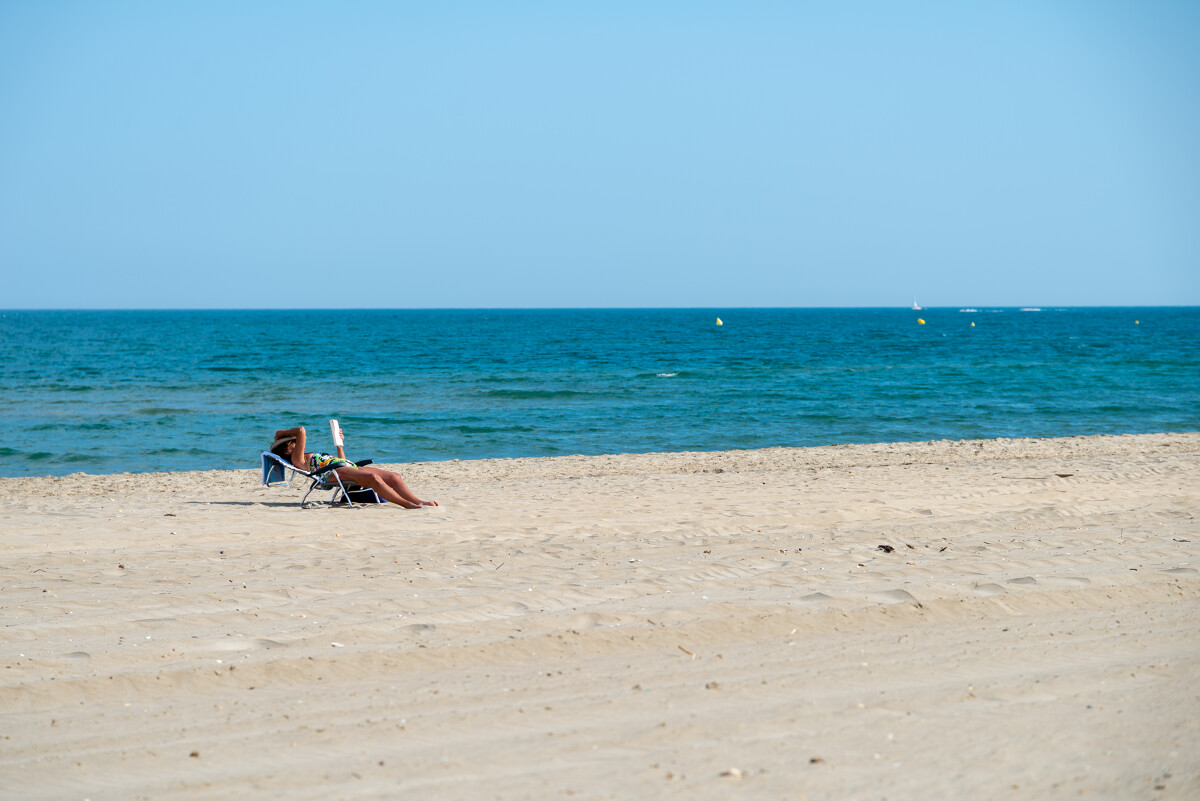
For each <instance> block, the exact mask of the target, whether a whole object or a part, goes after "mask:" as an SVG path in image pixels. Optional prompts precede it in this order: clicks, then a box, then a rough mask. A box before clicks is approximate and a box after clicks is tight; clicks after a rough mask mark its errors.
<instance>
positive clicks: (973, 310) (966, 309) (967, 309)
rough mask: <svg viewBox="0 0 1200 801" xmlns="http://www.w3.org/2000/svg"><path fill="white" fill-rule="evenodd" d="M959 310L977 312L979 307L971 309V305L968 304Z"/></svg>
mask: <svg viewBox="0 0 1200 801" xmlns="http://www.w3.org/2000/svg"><path fill="white" fill-rule="evenodd" d="M959 311H960V312H977V311H979V309H972V308H971V307H969V306H968V307H967V308H965V309H959Z"/></svg>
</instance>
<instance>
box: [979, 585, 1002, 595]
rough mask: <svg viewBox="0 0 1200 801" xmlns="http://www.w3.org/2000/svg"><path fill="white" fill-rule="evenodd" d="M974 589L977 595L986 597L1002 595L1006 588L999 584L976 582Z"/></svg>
mask: <svg viewBox="0 0 1200 801" xmlns="http://www.w3.org/2000/svg"><path fill="white" fill-rule="evenodd" d="M974 590H975V593H976V594H977V595H982V596H984V597H989V596H992V595H1002V594H1003V593H1004V588H1003V587H1001V586H1000V585H999V584H976V585H975V587H974Z"/></svg>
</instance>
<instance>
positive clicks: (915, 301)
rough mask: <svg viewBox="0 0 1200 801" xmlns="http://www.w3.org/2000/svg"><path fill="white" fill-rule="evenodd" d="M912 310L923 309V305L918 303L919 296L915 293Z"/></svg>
mask: <svg viewBox="0 0 1200 801" xmlns="http://www.w3.org/2000/svg"><path fill="white" fill-rule="evenodd" d="M912 310H913V311H921V307H920V306H918V305H917V296H916V295H913V305H912Z"/></svg>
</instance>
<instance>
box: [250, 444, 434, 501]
mask: <svg viewBox="0 0 1200 801" xmlns="http://www.w3.org/2000/svg"><path fill="white" fill-rule="evenodd" d="M345 434H346V432H345V431H344V430H343V431H342V436H343V437H345ZM307 436H308V435H307V434H306V433H305V431H304V426H296V427H295V428H288V429H280V430H279V431H276V432H275V443H274V444H273V445H271V453H273V454H275V455H276V456H279V457H281V458H283V459H287V460H288V461H289V462H291V463H292V464H294V465H295V466H296V467H298V468H300V469H301V470H305V471H307V472H309V473H312V472H314V471H316V470H320V469H321V468H322V467H329V466H331V465H332V466H333V468H334V469H333V470H332V471H330V472H333V473H337V475H338V478H340V479H341V480H342V482H343V483H346V484H349V483H354V484H358V485H359V486H363V487H367V488H368V489H373V490H375V491H376V492H377V493H379V497H380V498H383V499H384V500H385V501H388V502H389V503H394V504H396V505H397V506H402V507H404V508H405V509H419V508H421V507H422V506H437V505H438V503H437V501H423V500H421V499H420V498H418V497H417V496H416V495H413V492H412V490H410V489H409V488H408V485H407V484H405V483H404V479H402V478H400V474H399V473H393V472H391V471H390V470H380V469H379V468H378V467H356V466H355V464H354V462H351V461H350V460H348V459H347V458H346V453H345V451H343V450H342V446H341V445H338V446H337V456H331V455H329V454H328V453H305V452H304V445H305V440H306V439H307Z"/></svg>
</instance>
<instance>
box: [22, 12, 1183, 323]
mask: <svg viewBox="0 0 1200 801" xmlns="http://www.w3.org/2000/svg"><path fill="white" fill-rule="evenodd" d="M338 6H340V4H333V3H320V4H317V3H303V2H299V3H292V2H289V3H268V2H263V3H242V2H230V3H223V2H194V3H189V2H179V3H174V2H168V3H161V2H144V3H124V2H44V3H43V2H33V1H32V0H31V1H30V2H5V3H3V4H0V276H2V278H0V308H291V307H330V308H339V307H396V308H407V307H439V308H441V307H546V306H550V307H572V306H597V307H609V306H652V307H654V306H704V307H735V306H903V305H907V304H908V303H910V302H911V300H912V296H913V294H914V293H915V294H916V295H917V298H918V300H919V301H920V302H921V303H922V304H923V305H926V306H936V305H946V306H962V305H975V306H979V305H1043V306H1052V305H1143V304H1144V305H1158V304H1186V305H1196V304H1200V45H1198V44H1197V43H1198V42H1200V3H1195V2H1177V3H1168V2H1155V1H1154V0H1149V1H1148V2H1134V1H1133V0H1130V2H1118V3H1113V2H1104V0H1095V1H1094V2H1053V0H1041V1H1034V2H1020V1H1018V2H1011V3H1008V2H1005V3H1001V2H996V3H963V2H945V3H919V2H916V3H893V2H880V3H871V2H862V3H842V2H799V1H797V2H778V3H770V2H753V0H749V1H748V2H739V3H733V2H726V3H711V2H710V3H706V2H677V3H676V2H660V3H642V2H636V3H634V2H617V1H615V0H614V1H613V2H604V3H551V2H545V3H526V2H504V3H455V2H446V3H407V2H394V3H385V2H380V3H362V2H360V3H349V4H346V6H345V7H338Z"/></svg>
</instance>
